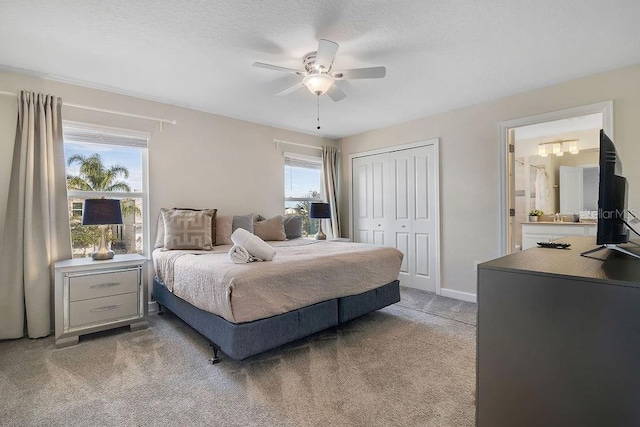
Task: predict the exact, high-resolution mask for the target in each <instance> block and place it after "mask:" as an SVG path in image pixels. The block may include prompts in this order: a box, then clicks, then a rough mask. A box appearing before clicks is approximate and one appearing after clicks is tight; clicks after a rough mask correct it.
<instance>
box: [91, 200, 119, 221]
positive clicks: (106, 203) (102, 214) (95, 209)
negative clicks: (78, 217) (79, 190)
mask: <svg viewBox="0 0 640 427" xmlns="http://www.w3.org/2000/svg"><path fill="white" fill-rule="evenodd" d="M109 224H122V210H121V209H120V200H116V199H87V200H85V201H84V208H83V209H82V225H109Z"/></svg>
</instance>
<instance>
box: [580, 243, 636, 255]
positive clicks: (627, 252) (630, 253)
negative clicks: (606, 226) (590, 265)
mask: <svg viewBox="0 0 640 427" xmlns="http://www.w3.org/2000/svg"><path fill="white" fill-rule="evenodd" d="M627 243H630V244H632V245H635V246H640V244H638V243H636V242H627ZM603 249H612V250H614V251H618V252H622V253H623V254H626V255H629V256H632V257H634V258H638V259H640V255H638V254H634V253H633V252H631V251H629V250H627V249H625V248H621V247H620V246H618V245H614V244H606V245H602V246H600V247H598V248H595V249H591V250H590V251H586V252H582V253H580V256H587V255H589V254H592V253H595V252H599V251H601V250H603Z"/></svg>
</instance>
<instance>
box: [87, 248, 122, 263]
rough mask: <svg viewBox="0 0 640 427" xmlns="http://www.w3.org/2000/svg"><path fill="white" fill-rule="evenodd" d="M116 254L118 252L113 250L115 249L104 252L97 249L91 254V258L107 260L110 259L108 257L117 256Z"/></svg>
mask: <svg viewBox="0 0 640 427" xmlns="http://www.w3.org/2000/svg"><path fill="white" fill-rule="evenodd" d="M115 254H116V253H115V252H113V251H111V250H106V251H104V252H102V251H96V252H93V253H92V254H91V258H92V259H93V260H94V261H105V260H108V259H113V257H114V256H115Z"/></svg>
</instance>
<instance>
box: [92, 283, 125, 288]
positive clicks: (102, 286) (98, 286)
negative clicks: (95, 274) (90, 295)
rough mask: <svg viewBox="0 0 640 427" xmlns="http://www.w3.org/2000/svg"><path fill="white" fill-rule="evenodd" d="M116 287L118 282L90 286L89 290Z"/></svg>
mask: <svg viewBox="0 0 640 427" xmlns="http://www.w3.org/2000/svg"><path fill="white" fill-rule="evenodd" d="M118 285H120V282H109V283H100V284H97V285H91V289H102V288H111V287H113V286H118Z"/></svg>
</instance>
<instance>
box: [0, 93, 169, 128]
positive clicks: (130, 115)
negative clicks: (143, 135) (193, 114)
mask: <svg viewBox="0 0 640 427" xmlns="http://www.w3.org/2000/svg"><path fill="white" fill-rule="evenodd" d="M0 95H7V96H15V97H17V96H18V95H17V94H15V93H13V92H5V91H3V90H0ZM63 105H64V106H65V107H71V108H80V109H82V110H89V111H97V112H99V113H107V114H115V115H117V116H125V117H134V118H136V119H144V120H151V121H154V122H159V123H160V124H162V123H170V124H172V125H175V124H177V123H178V122H177V121H175V120H169V119H162V118H160V117H151V116H143V115H140V114H132V113H125V112H122V111H115V110H106V109H104V108H96V107H89V106H86V105H79V104H69V103H67V102H63Z"/></svg>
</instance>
